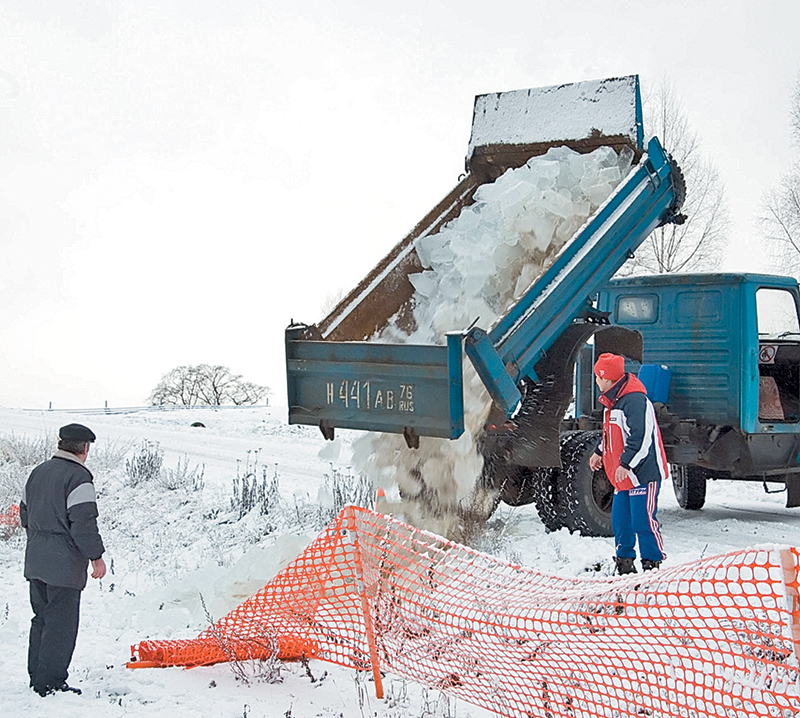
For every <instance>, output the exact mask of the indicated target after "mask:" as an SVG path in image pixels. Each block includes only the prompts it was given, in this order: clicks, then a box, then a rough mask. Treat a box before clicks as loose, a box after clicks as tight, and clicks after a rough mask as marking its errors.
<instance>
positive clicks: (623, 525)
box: [611, 481, 666, 561]
mask: <svg viewBox="0 0 800 718" xmlns="http://www.w3.org/2000/svg"><path fill="white" fill-rule="evenodd" d="M660 488H661V482H660V481H651V482H650V483H647V484H643V485H642V486H637V487H636V488H633V489H629V490H628V491H616V492H614V502H613V503H612V504H611V526H612V527H613V529H614V537H615V543H616V548H617V556H619V557H620V558H636V548H635V547H636V540H637V538H638V540H639V557H640V558H644V559H649V560H650V561H663V560H664V559H665V558H666V554H665V553H664V540H663V539H662V538H661V525H660V524H659V523H658V519H657V518H656V510H657V507H658V491H659V489H660Z"/></svg>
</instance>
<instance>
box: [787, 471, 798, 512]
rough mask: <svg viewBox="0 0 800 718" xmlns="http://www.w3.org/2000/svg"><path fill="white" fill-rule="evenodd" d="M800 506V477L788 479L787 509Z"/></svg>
mask: <svg viewBox="0 0 800 718" xmlns="http://www.w3.org/2000/svg"><path fill="white" fill-rule="evenodd" d="M798 506H800V476H787V477H786V508H787V509H794V508H797V507H798Z"/></svg>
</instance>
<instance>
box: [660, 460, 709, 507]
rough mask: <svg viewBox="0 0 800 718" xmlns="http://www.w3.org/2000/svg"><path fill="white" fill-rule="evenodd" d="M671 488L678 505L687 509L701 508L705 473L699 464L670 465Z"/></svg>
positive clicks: (703, 501)
mask: <svg viewBox="0 0 800 718" xmlns="http://www.w3.org/2000/svg"><path fill="white" fill-rule="evenodd" d="M669 468H670V472H671V473H672V488H673V490H674V491H675V498H676V499H677V500H678V506H680V507H681V508H682V509H688V510H689V511H697V510H698V509H702V508H703V504H705V502H706V473H705V471H703V469H701V468H700V467H699V466H678V465H677V464H671V465H670V467H669Z"/></svg>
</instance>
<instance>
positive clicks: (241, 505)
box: [231, 449, 281, 532]
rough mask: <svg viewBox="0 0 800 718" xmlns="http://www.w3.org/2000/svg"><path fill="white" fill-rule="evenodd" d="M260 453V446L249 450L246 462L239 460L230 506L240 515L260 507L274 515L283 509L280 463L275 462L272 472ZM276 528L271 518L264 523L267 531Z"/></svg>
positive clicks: (266, 514)
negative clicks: (280, 488)
mask: <svg viewBox="0 0 800 718" xmlns="http://www.w3.org/2000/svg"><path fill="white" fill-rule="evenodd" d="M260 455H261V449H256V450H254V451H248V452H247V458H246V459H245V461H244V464H242V462H241V461H237V462H236V477H235V478H234V480H233V496H232V497H231V510H232V511H233V512H234V513H235V514H236V515H237V517H238V518H239V519H241V518H242V517H244V516H245V515H246V514H249V513H250V512H251V511H253V510H254V509H257V510H258V513H259V514H260V515H261V516H274V515H275V514H277V513H280V512H279V511H278V509H279V508H280V498H281V497H280V491H279V489H278V481H279V478H278V465H277V464H275V467H274V469H273V473H272V476H270V475H269V470H268V468H267V467H266V466H262V465H261V464H260ZM273 529H274V526H273V525H272V523H271V522H270V523H268V524H267V526H265V530H266V531H267V532H270V531H272V530H273Z"/></svg>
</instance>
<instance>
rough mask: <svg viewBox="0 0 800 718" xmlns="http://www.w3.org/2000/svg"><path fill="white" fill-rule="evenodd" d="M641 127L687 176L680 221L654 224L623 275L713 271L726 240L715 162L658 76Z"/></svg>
mask: <svg viewBox="0 0 800 718" xmlns="http://www.w3.org/2000/svg"><path fill="white" fill-rule="evenodd" d="M644 114H645V127H646V128H647V129H648V131H649V132H651V133H652V134H654V135H656V136H657V137H658V138H659V139H660V140H661V142H662V144H663V145H664V148H665V149H666V150H667V151H668V152H669V153H670V154H671V155H672V157H673V159H674V160H675V161H676V162H677V164H678V166H679V167H680V168H681V171H682V172H683V176H684V179H685V180H686V201H685V202H684V204H683V209H682V210H681V211H682V212H683V214H685V215H686V221H685V222H684V223H683V224H680V225H678V224H668V225H665V226H663V227H659V228H657V229H656V230H655V231H653V232H652V234H650V236H649V237H648V238H647V239H646V240H645V241H644V242H643V243H642V245H641V246H640V247H639V249H638V250H637V252H636V256H635V257H633V258H632V259H630V260H628V262H626V263H625V266H624V267H623V271H622V273H623V274H626V273H627V274H645V273H647V274H667V273H673V272H684V271H703V270H712V269H715V268H716V267H717V266H718V265H719V261H720V259H721V256H722V250H723V249H724V247H725V244H726V243H727V239H728V230H729V228H730V217H729V215H728V211H727V207H726V203H725V188H724V186H723V184H722V181H721V180H720V177H719V173H718V172H717V170H716V168H715V167H714V165H713V164H712V163H711V162H709V161H708V160H706V159H704V158H703V157H702V155H701V152H700V150H699V140H698V137H697V133H696V132H695V131H694V130H693V129H692V128H691V126H690V125H689V120H688V118H687V116H686V113H685V111H684V109H683V107H682V106H681V103H680V101H679V100H678V98H677V96H676V94H675V90H674V89H673V87H672V85H671V83H670V82H669V81H668V80H666V79H663V80H662V81H661V83H660V84H659V85H658V87H657V88H656V89H655V91H653V92H651V93H650V94H649V95H648V96H646V97H645V102H644Z"/></svg>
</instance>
